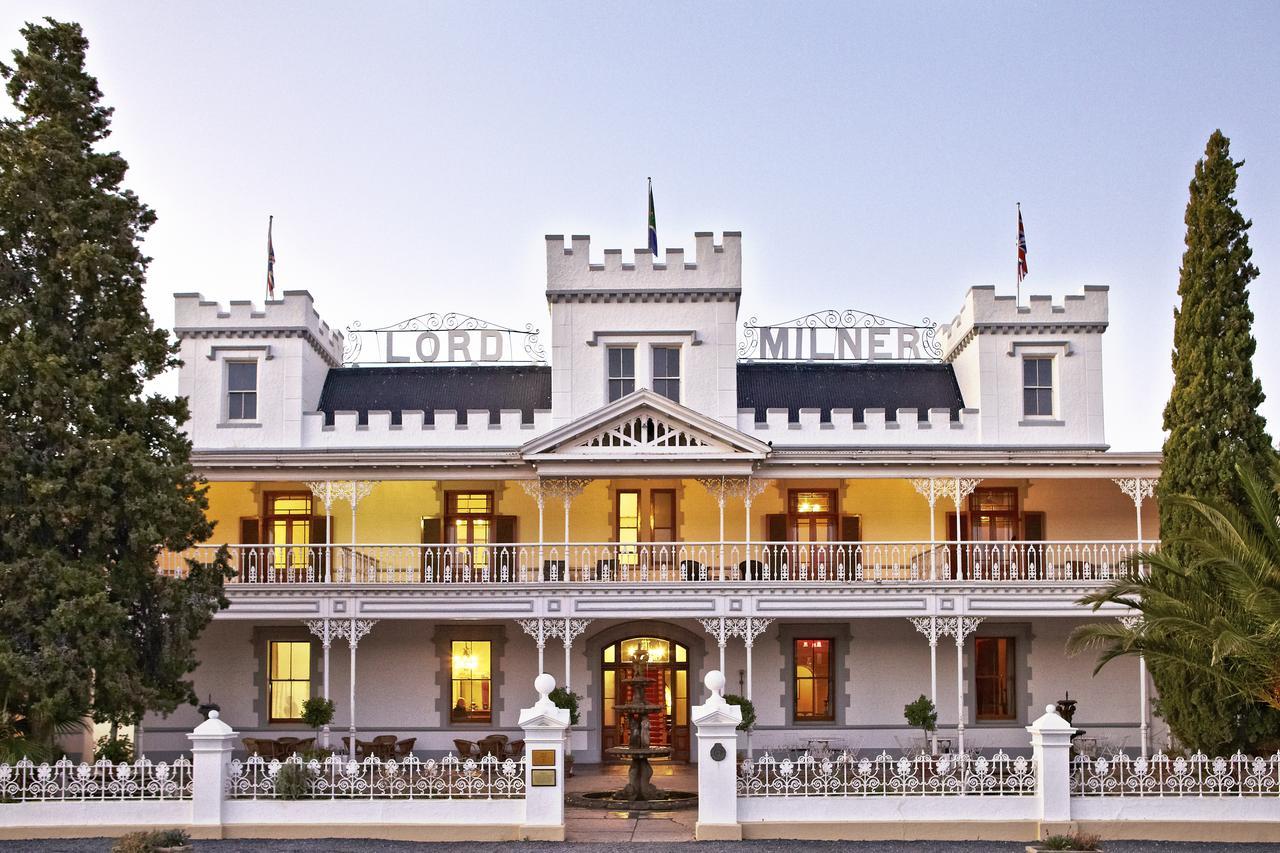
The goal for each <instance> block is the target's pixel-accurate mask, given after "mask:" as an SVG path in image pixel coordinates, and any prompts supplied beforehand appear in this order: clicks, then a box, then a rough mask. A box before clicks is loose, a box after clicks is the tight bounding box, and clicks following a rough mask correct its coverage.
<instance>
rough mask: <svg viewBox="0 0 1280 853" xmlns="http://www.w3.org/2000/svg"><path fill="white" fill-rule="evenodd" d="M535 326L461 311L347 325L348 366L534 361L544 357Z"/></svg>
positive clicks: (346, 355)
mask: <svg viewBox="0 0 1280 853" xmlns="http://www.w3.org/2000/svg"><path fill="white" fill-rule="evenodd" d="M539 334H540V332H539V330H537V329H535V328H533V325H532V324H527V325H526V326H525V328H524V329H523V330H521V329H508V328H506V327H504V326H498V325H495V324H493V323H489V322H487V321H485V320H480V319H477V318H475V317H471V316H469V315H467V314H422V315H420V316H418V317H411V318H410V319H408V320H404V321H403V322H400V323H396V324H394V325H392V326H385V327H383V328H380V329H362V328H361V327H360V323H359V322H356V323H352V324H351V325H350V326H348V327H347V334H346V347H345V349H344V350H343V353H342V361H343V363H344V364H349V365H382V364H385V365H396V364H539V363H543V362H545V361H546V360H547V356H546V352H545V351H544V350H543V348H542V345H541V343H540V342H539V340H538V335H539Z"/></svg>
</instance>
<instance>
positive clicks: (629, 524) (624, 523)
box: [618, 492, 640, 543]
mask: <svg viewBox="0 0 1280 853" xmlns="http://www.w3.org/2000/svg"><path fill="white" fill-rule="evenodd" d="M618 541H619V542H626V543H632V542H639V541H640V493H639V492H618Z"/></svg>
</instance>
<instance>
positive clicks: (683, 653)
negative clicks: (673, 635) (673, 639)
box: [676, 643, 689, 663]
mask: <svg viewBox="0 0 1280 853" xmlns="http://www.w3.org/2000/svg"><path fill="white" fill-rule="evenodd" d="M688 660H689V650H688V649H686V648H685V647H684V646H682V645H680V644H679V643H676V663H687V662H688Z"/></svg>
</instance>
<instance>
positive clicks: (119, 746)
mask: <svg viewBox="0 0 1280 853" xmlns="http://www.w3.org/2000/svg"><path fill="white" fill-rule="evenodd" d="M104 758H105V759H106V760H107V761H110V762H111V763H112V764H120V763H121V762H123V763H125V764H131V763H132V762H133V741H131V740H129V738H127V737H117V738H115V739H112V738H111V736H110V735H103V736H102V737H100V738H98V746H97V748H96V749H95V750H94V751H93V760H94V761H101V760H102V759H104Z"/></svg>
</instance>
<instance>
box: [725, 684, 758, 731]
mask: <svg viewBox="0 0 1280 853" xmlns="http://www.w3.org/2000/svg"><path fill="white" fill-rule="evenodd" d="M724 701H726V702H728V703H729V704H730V705H737V706H738V707H739V708H741V709H742V722H740V723H738V731H740V732H749V731H751V727H752V726H754V725H755V724H756V706H755V705H753V704H752V703H751V700H750V699H748V698H747V697H745V696H739V695H738V694H736V693H728V694H726V695H725V697H724Z"/></svg>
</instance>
